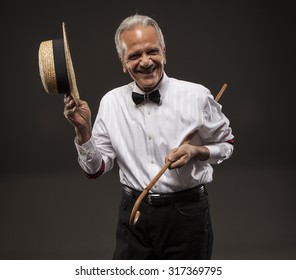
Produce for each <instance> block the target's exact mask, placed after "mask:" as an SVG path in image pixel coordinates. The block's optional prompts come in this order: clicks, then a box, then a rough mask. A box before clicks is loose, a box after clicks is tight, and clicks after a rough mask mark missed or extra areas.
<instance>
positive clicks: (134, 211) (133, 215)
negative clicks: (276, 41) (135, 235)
mask: <svg viewBox="0 0 296 280" xmlns="http://www.w3.org/2000/svg"><path fill="white" fill-rule="evenodd" d="M226 87H227V84H223V86H222V88H221V89H220V91H219V92H218V94H217V95H216V97H215V101H217V102H219V99H220V98H221V96H222V94H223V92H224V91H225V89H226ZM194 133H195V132H194ZM194 133H192V134H190V135H189V136H188V137H187V138H186V139H185V140H184V141H183V142H182V144H181V145H180V146H182V145H184V144H188V143H189V142H190V140H191V139H192V137H193V135H194ZM180 146H179V147H180ZM172 163H173V162H172V161H168V162H167V163H166V164H165V165H164V166H163V167H162V168H161V170H160V171H159V172H158V173H157V174H156V175H155V177H154V178H153V179H152V180H151V182H150V183H149V184H148V185H147V186H146V188H145V189H144V190H143V191H142V193H141V194H140V195H139V197H138V198H137V200H136V202H135V204H134V207H133V209H132V212H131V216H130V220H129V223H130V225H135V224H136V223H137V221H138V219H139V217H140V214H141V213H140V211H138V209H139V207H140V204H141V202H142V200H143V198H144V197H145V196H146V195H147V194H148V192H149V191H150V190H151V188H152V187H153V186H154V185H155V184H156V182H157V181H158V179H159V178H160V177H161V175H162V174H163V173H164V172H165V171H166V170H167V169H168V168H169V167H170V166H171V164H172Z"/></svg>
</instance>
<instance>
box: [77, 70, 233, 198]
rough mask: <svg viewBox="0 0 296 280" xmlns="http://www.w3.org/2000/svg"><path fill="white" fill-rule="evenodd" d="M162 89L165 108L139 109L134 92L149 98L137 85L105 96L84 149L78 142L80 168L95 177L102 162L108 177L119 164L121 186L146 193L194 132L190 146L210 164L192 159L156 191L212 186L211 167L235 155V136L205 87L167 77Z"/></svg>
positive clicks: (149, 106) (145, 104)
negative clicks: (198, 148) (207, 155)
mask: <svg viewBox="0 0 296 280" xmlns="http://www.w3.org/2000/svg"><path fill="white" fill-rule="evenodd" d="M157 89H158V90H159V92H160V94H161V104H160V105H157V104H155V103H153V102H151V101H145V102H143V103H142V104H140V105H136V104H135V103H134V102H133V100H132V97H131V94H132V92H133V91H136V92H138V93H140V94H144V92H143V91H142V90H141V89H140V88H138V86H137V85H136V83H135V82H131V83H129V84H127V85H124V86H121V87H118V88H115V89H113V90H111V91H109V92H107V93H106V94H105V95H104V96H103V98H102V99H101V102H100V106H99V110H98V113H97V116H96V119H95V122H94V124H93V130H92V137H91V138H90V139H89V141H88V142H86V143H84V144H83V145H78V144H77V142H76V141H75V145H76V148H77V151H78V162H79V164H80V166H81V167H82V169H83V170H84V171H85V172H87V173H89V174H93V173H96V172H97V171H98V170H99V169H100V167H101V162H102V160H103V161H104V163H105V173H106V172H108V171H110V170H111V169H112V167H113V165H114V160H117V163H118V166H119V178H120V182H121V183H122V184H125V185H128V186H130V187H132V188H134V189H137V190H140V191H141V190H143V189H144V188H145V187H146V186H147V185H148V184H149V182H150V181H151V180H152V179H153V177H154V176H155V175H156V174H157V173H158V172H159V170H160V169H161V168H162V167H163V165H164V160H165V157H166V155H167V154H168V153H169V151H170V150H171V149H173V148H176V147H178V146H179V145H180V144H181V143H182V141H183V140H184V139H185V138H186V136H188V135H189V134H191V133H192V132H194V131H195V134H194V137H193V139H192V140H191V142H190V143H191V144H193V145H203V146H206V147H207V148H208V149H209V151H210V158H209V159H208V160H206V161H200V160H198V159H194V158H193V159H191V160H190V161H189V162H188V163H187V164H186V165H185V166H183V167H182V168H179V169H173V170H167V171H166V172H165V173H164V174H163V175H162V176H161V178H160V179H159V180H158V182H157V183H156V186H155V187H153V188H152V190H151V191H152V192H156V193H170V192H176V191H181V190H184V189H187V188H191V187H194V186H196V185H199V184H203V183H204V184H206V183H209V182H211V181H212V180H213V168H212V164H218V163H221V162H222V161H223V160H225V159H228V158H229V157H230V156H231V155H232V152H233V145H231V144H229V143H228V142H227V141H229V140H232V139H233V138H234V136H233V134H232V129H231V127H230V122H229V120H228V118H227V117H226V116H225V115H224V114H223V112H222V106H221V105H220V104H218V103H217V102H216V101H214V98H213V96H212V95H211V93H210V91H209V90H208V89H207V88H206V87H204V86H202V85H200V84H196V83H192V82H188V81H182V80H177V79H175V78H169V77H168V76H167V75H166V74H165V73H164V76H163V78H162V80H161V82H160V83H159V85H158V86H157Z"/></svg>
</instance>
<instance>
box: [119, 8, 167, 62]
mask: <svg viewBox="0 0 296 280" xmlns="http://www.w3.org/2000/svg"><path fill="white" fill-rule="evenodd" d="M137 25H143V26H152V27H154V28H155V30H156V32H157V34H158V40H159V44H160V46H161V47H162V48H165V42H164V37H163V34H162V31H161V29H160V27H159V25H158V24H157V22H156V21H155V20H154V19H152V18H150V17H148V16H144V15H138V14H135V15H133V16H130V17H127V18H126V19H124V20H123V21H122V22H121V24H120V25H119V27H118V28H117V30H116V33H115V37H114V40H115V46H116V50H117V53H118V55H119V57H120V58H123V56H124V51H125V48H124V45H123V44H122V41H121V39H120V36H121V33H122V32H124V31H127V30H132V29H133V28H134V27H135V26H137Z"/></svg>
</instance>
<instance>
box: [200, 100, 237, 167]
mask: <svg viewBox="0 0 296 280" xmlns="http://www.w3.org/2000/svg"><path fill="white" fill-rule="evenodd" d="M202 112H203V126H202V128H201V130H200V131H199V135H200V137H201V139H202V141H203V145H204V146H205V147H206V148H208V149H209V151H210V157H209V159H208V160H207V161H206V162H208V163H211V164H213V163H214V164H215V163H216V164H219V163H221V162H222V161H224V160H225V159H228V158H229V157H230V156H231V155H232V153H233V149H234V146H233V139H234V136H233V134H232V129H231V127H230V122H229V120H228V118H227V117H226V116H225V115H224V114H223V112H222V106H221V104H219V103H218V102H216V101H215V100H214V99H213V97H212V95H208V96H207V97H206V99H205V101H204V104H203V108H202Z"/></svg>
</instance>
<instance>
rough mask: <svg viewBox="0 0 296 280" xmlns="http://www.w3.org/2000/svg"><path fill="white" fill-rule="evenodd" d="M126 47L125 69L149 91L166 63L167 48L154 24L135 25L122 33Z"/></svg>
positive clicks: (140, 85) (158, 79) (157, 81)
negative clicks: (161, 44)
mask: <svg viewBox="0 0 296 280" xmlns="http://www.w3.org/2000/svg"><path fill="white" fill-rule="evenodd" d="M120 38H121V41H122V43H123V46H124V48H125V52H124V56H123V58H122V59H121V63H122V66H123V71H124V72H128V73H129V75H130V76H131V78H132V79H133V80H134V81H135V82H136V83H137V85H138V86H139V87H140V88H141V89H143V90H144V91H146V92H148V91H151V90H152V89H153V88H154V87H155V86H156V85H157V84H158V83H159V81H160V79H161V78H162V75H163V71H164V65H165V63H166V57H165V49H163V48H161V46H160V43H159V40H158V35H157V32H156V30H155V28H154V27H152V26H142V25H138V26H135V27H134V28H133V29H131V30H128V31H124V32H123V33H122V34H121V37H120Z"/></svg>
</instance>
